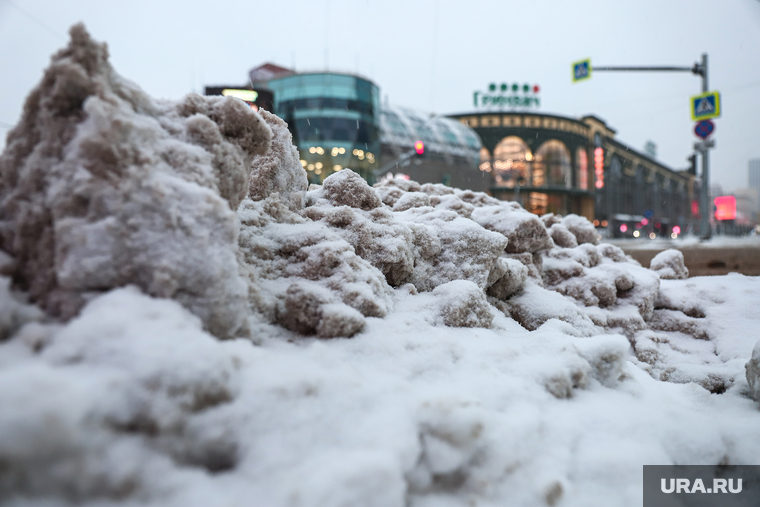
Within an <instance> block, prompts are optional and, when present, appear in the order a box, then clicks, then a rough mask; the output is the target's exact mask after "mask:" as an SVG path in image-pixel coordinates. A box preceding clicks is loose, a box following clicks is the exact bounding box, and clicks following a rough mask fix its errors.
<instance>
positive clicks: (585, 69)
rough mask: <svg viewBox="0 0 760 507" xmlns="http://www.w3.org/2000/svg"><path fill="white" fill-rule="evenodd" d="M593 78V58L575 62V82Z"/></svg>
mask: <svg viewBox="0 0 760 507" xmlns="http://www.w3.org/2000/svg"><path fill="white" fill-rule="evenodd" d="M589 78H591V59H590V58H587V59H586V60H581V61H579V62H575V63H573V83H577V82H578V81H583V80H584V79H589Z"/></svg>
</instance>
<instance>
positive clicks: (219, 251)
mask: <svg viewBox="0 0 760 507" xmlns="http://www.w3.org/2000/svg"><path fill="white" fill-rule="evenodd" d="M107 59H108V52H107V50H106V46H105V45H104V44H98V43H96V42H94V41H93V40H92V39H91V38H90V37H89V35H88V34H87V32H86V31H85V29H84V27H82V26H81V25H77V26H74V27H73V28H72V30H71V43H70V44H69V46H68V47H67V48H66V49H64V50H62V51H60V52H59V53H57V54H56V55H55V56H54V57H53V59H52V62H51V65H50V67H49V68H48V69H47V71H46V72H45V75H44V77H43V80H42V82H41V83H40V85H39V86H38V87H37V88H36V89H35V90H34V91H33V92H32V93H31V95H30V96H29V98H28V99H27V101H26V104H25V106H24V113H23V116H22V118H21V121H20V122H19V125H18V126H17V127H16V128H15V129H13V130H12V131H11V132H10V133H9V134H8V143H7V148H6V150H5V152H4V153H3V154H2V156H0V249H3V250H5V251H6V252H8V253H9V254H11V255H12V256H13V257H15V260H16V268H15V271H14V273H13V278H14V280H15V282H16V284H17V285H18V286H19V287H20V288H21V289H23V290H26V291H28V292H29V294H30V297H31V299H32V301H34V302H36V303H38V304H39V305H41V306H42V307H43V308H44V309H45V310H46V311H47V312H48V313H50V314H51V315H54V316H58V317H62V318H71V317H72V316H74V315H76V313H77V312H78V311H79V309H80V308H81V307H82V306H83V305H84V304H85V302H86V301H87V300H89V299H91V298H92V297H94V296H95V295H96V294H99V293H104V292H106V291H108V290H109V289H111V288H115V287H119V286H123V285H126V284H135V285H137V286H139V287H140V288H141V289H142V290H143V291H145V292H146V293H148V294H151V295H154V296H158V297H165V298H173V299H176V300H177V301H179V302H180V303H182V304H183V305H184V306H186V307H187V308H189V309H190V310H191V311H192V312H193V313H195V314H196V315H199V316H200V317H201V319H202V320H203V322H204V325H205V326H206V328H207V329H209V330H210V331H211V332H212V333H213V334H214V335H216V336H219V337H222V338H228V337H232V336H235V335H236V334H239V333H245V326H246V323H245V319H244V317H243V316H244V315H245V313H246V311H247V300H248V294H247V292H248V290H247V284H246V282H245V281H244V279H243V278H242V277H241V274H240V272H239V268H238V264H237V260H236V252H237V234H238V224H237V218H236V215H235V211H234V210H236V209H237V206H238V204H239V203H240V201H241V200H242V199H243V197H244V196H245V195H246V193H247V192H248V178H249V176H250V164H251V161H252V160H253V157H254V156H255V155H257V154H263V153H264V152H266V150H267V149H268V147H269V139H270V137H271V132H270V129H269V127H267V125H266V124H265V123H264V122H263V121H262V120H261V118H260V117H259V116H258V115H257V114H256V113H254V112H253V111H251V109H250V108H248V107H246V106H245V104H244V103H242V102H241V101H239V100H235V99H231V98H204V97H200V96H198V95H188V96H187V97H186V98H185V99H184V100H183V101H180V102H157V101H154V100H152V99H151V98H150V97H148V96H147V95H146V94H145V93H144V92H143V91H142V90H140V89H139V88H138V87H137V86H136V85H134V84H132V83H130V82H128V81H126V80H125V79H123V78H121V77H120V76H119V75H118V74H116V73H115V72H114V71H113V69H112V68H111V66H110V65H109V63H108V60H107Z"/></svg>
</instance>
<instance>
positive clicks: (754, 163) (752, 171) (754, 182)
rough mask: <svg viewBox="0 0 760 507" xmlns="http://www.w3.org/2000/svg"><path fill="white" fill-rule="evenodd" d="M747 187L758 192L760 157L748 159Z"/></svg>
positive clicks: (759, 186) (759, 190)
mask: <svg viewBox="0 0 760 507" xmlns="http://www.w3.org/2000/svg"><path fill="white" fill-rule="evenodd" d="M749 188H754V189H755V190H757V192H758V193H760V158H756V159H752V160H750V161H749Z"/></svg>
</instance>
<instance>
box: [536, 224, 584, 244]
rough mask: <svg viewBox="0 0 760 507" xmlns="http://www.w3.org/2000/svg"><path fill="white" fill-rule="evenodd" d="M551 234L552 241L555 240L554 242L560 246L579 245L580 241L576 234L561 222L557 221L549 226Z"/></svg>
mask: <svg viewBox="0 0 760 507" xmlns="http://www.w3.org/2000/svg"><path fill="white" fill-rule="evenodd" d="M544 223H545V222H544ZM549 236H551V238H552V241H554V244H555V245H557V246H558V247H562V248H575V247H577V246H578V241H577V240H576V239H575V235H574V234H573V233H572V232H570V231H569V230H568V228H567V227H565V226H564V225H562V224H560V223H555V224H553V225H552V226H551V227H549Z"/></svg>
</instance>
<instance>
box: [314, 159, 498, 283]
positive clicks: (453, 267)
mask: <svg viewBox="0 0 760 507" xmlns="http://www.w3.org/2000/svg"><path fill="white" fill-rule="evenodd" d="M391 181H404V180H391ZM404 183H405V184H406V185H404V184H400V183H396V184H395V185H403V186H406V187H408V188H410V189H412V190H411V191H410V192H404V191H403V190H401V189H400V188H399V187H397V186H391V185H388V184H386V185H385V186H383V187H380V188H385V189H388V188H392V189H396V190H398V191H399V192H400V194H399V196H398V199H396V200H395V201H393V202H394V204H393V208H391V209H389V208H388V207H387V205H385V206H384V205H383V202H382V201H380V198H379V197H377V196H378V194H377V193H376V192H375V189H373V188H372V187H370V186H369V185H367V183H366V182H365V181H364V180H363V179H361V177H359V175H357V174H356V173H354V172H353V171H351V170H349V169H346V170H343V171H340V172H338V173H335V174H333V175H331V176H329V177H328V178H327V179H325V182H324V186H323V188H322V189H320V190H315V191H313V192H310V194H311V195H310V196H309V206H307V207H306V209H305V210H304V211H303V213H302V214H303V215H304V216H306V217H308V218H310V219H311V220H314V221H319V222H321V223H323V224H325V225H326V226H328V227H330V228H331V229H332V230H334V231H335V232H336V233H337V234H339V235H340V236H341V237H342V238H343V239H344V240H346V241H347V242H348V243H350V244H351V245H352V246H353V248H354V251H355V252H356V253H357V255H359V256H360V257H362V258H363V259H365V260H367V261H369V262H370V263H371V264H372V265H373V266H375V267H376V268H377V269H379V270H380V271H382V272H383V274H384V275H385V277H386V280H387V282H388V284H390V285H391V286H393V287H399V286H401V285H403V284H405V283H412V284H413V285H414V286H415V287H416V289H417V290H418V291H430V290H433V289H434V288H436V287H437V286H439V285H442V284H444V283H447V282H450V281H453V280H470V281H472V282H474V283H475V284H476V285H478V286H479V287H480V288H481V290H484V289H486V287H487V285H488V281H489V275H490V273H491V271H492V270H493V269H494V268H495V265H496V261H497V259H498V258H499V256H500V255H501V254H502V253H503V251H504V248H505V246H506V245H507V239H506V238H504V237H503V236H502V235H500V234H495V233H492V232H489V231H487V230H485V229H483V228H482V227H480V226H478V224H476V223H474V222H473V221H472V220H468V219H466V218H464V217H463V216H462V215H461V214H460V213H457V212H456V211H450V210H448V209H445V207H444V209H439V208H433V207H431V206H429V203H430V199H429V197H428V195H427V194H426V193H423V192H419V191H417V190H414V189H416V188H419V185H417V186H416V187H415V186H411V185H410V184H409V182H404ZM428 188H429V187H428ZM328 190H329V191H328ZM380 194H381V195H382V192H380ZM335 195H339V196H342V195H352V196H356V195H362V196H365V197H361V198H359V199H358V201H355V202H354V203H355V204H356V205H354V206H351V205H341V203H342V202H343V200H341V199H340V198H339V199H337V200H336V198H334V197H330V196H335ZM371 196H375V198H376V201H375V200H373V199H372V198H371ZM447 197H448V196H447ZM450 197H454V196H450ZM368 202H371V203H372V206H369V207H367V206H365V207H367V208H368V209H363V207H362V206H364V205H363V204H360V203H368ZM414 202H416V204H415V205H412V203H414ZM357 203H359V204H357ZM404 203H409V206H408V207H407V206H400V204H401V205H403V204H404ZM453 204H454V206H456V203H453ZM463 205H464V203H463ZM401 208H403V209H404V211H399V209H401ZM494 281H495V280H494Z"/></svg>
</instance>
